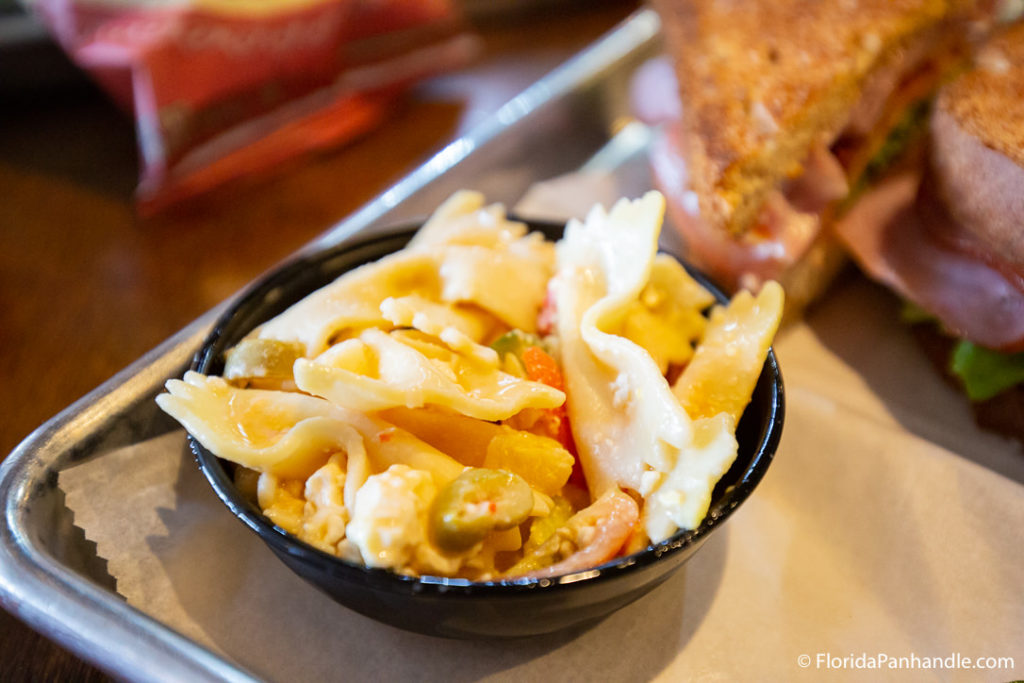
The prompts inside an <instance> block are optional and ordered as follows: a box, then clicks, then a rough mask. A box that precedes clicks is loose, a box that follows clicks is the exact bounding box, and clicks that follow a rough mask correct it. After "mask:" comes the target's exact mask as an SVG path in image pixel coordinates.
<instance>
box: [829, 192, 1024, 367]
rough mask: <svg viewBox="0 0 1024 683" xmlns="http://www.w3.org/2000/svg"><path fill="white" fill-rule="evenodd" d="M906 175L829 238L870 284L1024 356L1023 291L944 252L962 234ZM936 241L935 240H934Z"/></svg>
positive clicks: (971, 336) (869, 197)
mask: <svg viewBox="0 0 1024 683" xmlns="http://www.w3.org/2000/svg"><path fill="white" fill-rule="evenodd" d="M919 185H920V178H919V176H918V175H917V174H912V173H906V174H901V175H898V176H893V177H890V178H888V179H886V180H884V181H883V182H881V183H880V184H879V185H878V186H876V187H875V188H873V189H872V190H870V191H869V192H868V193H867V194H866V195H865V196H864V197H862V198H861V199H860V201H859V202H858V203H857V204H856V205H855V206H854V207H853V209H852V210H851V211H850V212H849V213H848V214H847V215H846V216H844V217H843V218H842V220H840V221H838V222H837V223H836V224H835V231H836V234H837V235H838V236H839V239H840V240H842V241H843V242H844V243H845V244H846V245H847V247H848V248H849V250H850V252H851V254H852V255H853V256H854V258H856V259H857V261H858V262H859V263H860V265H861V267H862V268H863V269H864V270H865V271H866V272H867V273H869V274H870V275H871V276H872V277H874V278H875V279H877V280H879V281H881V282H883V283H884V284H886V285H888V286H889V287H891V288H893V289H894V290H896V291H897V292H899V293H900V294H902V295H903V296H904V297H906V298H907V299H908V300H910V301H913V302H914V303H915V304H917V305H918V306H920V307H921V308H923V309H925V310H927V311H929V312H930V313H932V314H933V315H935V316H936V317H937V318H938V319H939V320H940V321H941V322H942V324H943V326H945V327H946V328H947V330H948V331H949V332H950V333H951V334H953V335H954V336H957V337H963V338H965V339H968V340H970V341H973V342H975V343H977V344H980V345H982V346H986V347H989V348H993V349H1000V350H1005V351H1020V350H1024V291H1022V290H1021V289H1020V288H1019V287H1018V286H1017V281H1018V279H1017V278H1014V277H1008V276H1007V275H1006V274H1004V273H1002V272H1000V270H999V269H996V268H992V267H991V266H989V264H987V263H986V262H985V261H984V260H982V259H979V258H977V257H976V256H973V255H971V254H969V253H966V252H964V251H960V250H957V249H954V248H951V246H950V244H951V242H950V239H949V236H950V235H951V234H956V233H959V232H962V228H959V226H957V225H956V224H955V223H952V222H951V219H950V218H949V216H948V215H947V214H946V213H945V211H944V210H943V209H942V208H941V206H939V204H938V203H937V202H936V201H935V200H934V199H932V198H931V197H929V196H928V194H927V192H923V193H921V195H920V196H919V197H918V202H917V203H916V204H915V203H914V201H913V199H914V197H915V195H918V187H919ZM940 235H941V237H940Z"/></svg>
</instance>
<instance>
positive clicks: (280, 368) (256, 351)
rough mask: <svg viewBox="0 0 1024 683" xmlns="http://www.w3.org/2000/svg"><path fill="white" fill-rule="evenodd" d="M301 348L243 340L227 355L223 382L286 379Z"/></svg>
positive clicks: (293, 344)
mask: <svg viewBox="0 0 1024 683" xmlns="http://www.w3.org/2000/svg"><path fill="white" fill-rule="evenodd" d="M304 350H305V349H304V348H303V346H302V344H300V343H298V342H284V341H278V340H276V339H243V340H242V341H241V342H239V343H238V345H237V346H235V347H234V348H233V349H231V350H230V351H228V352H227V358H226V359H225V361H224V379H229V380H235V379H250V378H261V379H271V378H272V379H287V378H290V377H291V376H292V366H293V365H295V361H296V360H298V359H299V358H302V356H303V352H304Z"/></svg>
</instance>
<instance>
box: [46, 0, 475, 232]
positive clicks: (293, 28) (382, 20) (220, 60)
mask: <svg viewBox="0 0 1024 683" xmlns="http://www.w3.org/2000/svg"><path fill="white" fill-rule="evenodd" d="M33 7H34V9H35V11H36V13H37V15H38V16H39V17H40V18H41V19H42V21H43V22H44V23H45V24H46V26H47V28H48V29H49V31H50V32H51V34H52V35H53V37H54V38H55V39H56V40H57V41H58V42H59V43H60V44H61V46H62V47H63V49H64V50H65V51H66V52H67V53H68V55H69V56H70V57H71V58H72V59H73V60H74V62H75V63H76V64H78V65H79V66H80V67H82V68H83V69H85V70H86V71H87V72H88V73H89V74H90V75H91V76H92V78H93V79H94V80H96V81H97V82H98V83H99V84H100V85H101V86H102V87H103V88H104V89H105V90H106V91H107V92H108V93H109V94H110V95H111V96H112V97H113V98H114V99H115V100H116V101H117V102H118V103H119V104H121V105H122V106H124V107H125V108H127V109H129V110H131V111H132V112H134V116H135V124H136V134H137V139H138V147H139V154H140V166H141V168H140V175H141V178H140V182H139V187H138V193H137V198H138V202H139V208H140V210H141V211H143V212H153V211H156V210H159V209H160V208H162V207H165V206H167V205H168V204H171V203H173V202H175V201H178V200H181V199H184V198H187V197H191V196H195V195H198V194H200V193H202V192H205V191H207V190H209V189H211V188H213V187H215V186H217V185H220V184H222V183H224V182H226V181H229V180H232V179H234V178H238V177H240V176H242V175H247V174H252V173H258V172H260V171H264V170H266V169H270V168H273V167H274V166H276V165H278V164H280V163H281V162H283V161H286V160H287V159H289V158H292V157H295V156H296V155H299V154H302V153H305V152H309V151H312V150H315V149H320V148H325V147H329V146H332V145H338V144H340V143H343V142H345V141H347V140H351V139H352V138H353V137H355V136H357V135H359V134H361V133H364V132H366V131H367V130H369V129H370V128H372V127H373V126H374V125H376V124H378V123H379V122H380V121H381V120H382V119H383V118H384V117H385V116H386V114H387V112H388V110H389V109H390V108H391V107H392V105H393V103H394V99H395V97H396V96H397V95H398V94H399V93H400V92H401V91H402V90H403V89H404V88H405V87H407V86H408V85H409V84H411V83H412V82H414V81H416V80H418V79H421V78H423V77H425V76H428V75H431V74H433V73H437V72H438V71H441V70H444V69H448V68H452V67H455V66H458V65H461V64H463V63H465V62H466V61H468V59H469V58H470V57H471V56H472V54H473V51H474V45H475V42H474V40H473V38H472V37H471V36H469V35H468V34H467V33H465V32H464V31H463V24H462V21H461V17H460V16H459V13H458V11H457V7H456V5H455V3H454V2H453V1H451V0H36V2H35V4H34V5H33Z"/></svg>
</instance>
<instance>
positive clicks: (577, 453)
mask: <svg viewBox="0 0 1024 683" xmlns="http://www.w3.org/2000/svg"><path fill="white" fill-rule="evenodd" d="M663 213H664V199H663V198H662V196H661V195H660V194H658V193H657V192H650V193H648V194H646V195H645V196H644V197H642V198H641V199H638V200H635V201H628V200H620V201H619V202H618V203H616V204H615V206H614V207H612V208H611V210H610V211H605V210H604V209H603V208H602V207H600V206H597V207H595V208H594V209H593V210H592V211H591V212H590V213H589V215H588V216H587V217H586V219H585V220H584V221H576V220H573V221H570V222H569V223H568V225H567V226H566V229H565V234H564V237H563V239H561V240H560V241H559V242H557V243H552V242H549V241H546V240H545V239H544V237H543V236H542V235H541V234H539V233H530V232H528V230H527V227H526V226H525V225H524V224H522V223H519V222H516V221H513V220H510V219H509V218H508V217H507V216H506V215H505V211H504V209H503V208H502V207H501V206H500V205H487V204H486V202H485V199H484V197H483V196H482V195H480V194H479V193H476V192H469V191H461V192H458V193H456V194H455V195H454V196H452V197H451V198H450V199H448V200H447V201H446V202H445V203H444V204H443V205H442V206H441V207H440V208H438V209H437V211H436V212H435V213H434V214H433V216H432V217H431V218H430V219H429V220H428V221H427V222H426V223H425V224H424V225H423V227H422V228H421V229H420V230H419V231H418V232H417V234H416V235H415V237H414V238H413V239H412V241H411V242H410V243H409V244H408V246H407V247H406V248H405V249H402V250H401V251H398V252H395V253H392V254H389V255H388V256H385V257H384V258H381V259H379V260H378V261H376V262H373V263H369V264H366V265H363V266H360V267H358V268H356V269H354V270H351V271H348V272H347V273H345V274H343V275H342V276H341V277H339V278H338V279H336V280H335V281H334V282H332V283H331V284H328V285H327V286H325V287H323V288H321V289H319V290H317V291H315V292H313V293H312V294H310V295H309V296H307V297H306V298H304V299H302V300H301V301H299V302H297V303H296V304H294V305H293V306H291V307H290V308H288V309H287V310H285V311H284V312H283V313H281V314H280V315H278V316H277V317H275V318H273V319H271V320H269V321H267V322H266V323H264V324H263V325H261V326H259V327H258V328H256V329H255V330H253V331H252V332H251V333H250V334H248V335H247V336H246V337H245V338H244V339H243V340H242V341H241V342H239V343H238V344H237V345H236V346H234V347H233V348H232V349H230V350H229V351H228V353H227V355H226V359H225V364H224V370H223V373H222V375H221V376H207V375H203V374H200V373H197V372H193V371H190V372H188V373H186V375H185V377H184V378H183V379H181V380H177V379H172V380H170V381H168V382H167V393H164V394H161V395H160V396H159V397H158V398H157V402H158V403H159V405H160V407H161V408H162V409H163V410H164V411H165V412H167V413H168V414H170V415H171V416H173V417H174V418H175V419H177V420H178V421H179V422H180V423H181V424H182V425H183V426H184V427H185V428H186V429H187V430H188V431H189V433H191V434H192V435H193V437H194V438H195V439H197V440H198V441H199V442H200V443H201V444H202V445H203V446H204V447H206V448H207V449H209V450H210V451H211V452H213V453H214V454H216V455H217V456H218V457H220V458H223V459H226V460H229V461H231V462H233V463H236V465H237V468H236V472H235V482H236V484H237V486H238V487H239V488H240V490H242V491H243V492H244V493H246V494H247V495H248V496H250V498H251V499H252V500H254V501H256V502H257V503H258V505H259V507H260V509H261V510H262V511H263V513H264V515H266V517H268V518H269V519H270V520H271V521H272V522H273V523H274V524H276V525H277V526H279V527H280V528H282V529H284V530H285V531H286V532H288V533H290V534H293V535H295V536H296V537H298V538H299V539H301V540H302V541H304V542H306V543H308V544H310V545H312V546H315V547H317V548H319V549H321V550H323V551H324V552H327V553H330V554H333V555H336V556H339V557H341V558H343V559H345V560H348V561H351V562H356V563H361V564H364V565H366V566H370V567H381V568H386V569H389V570H392V571H395V572H399V573H403V574H408V575H434V576H446V577H464V578H468V579H471V580H478V581H486V580H499V579H506V578H516V577H550V576H558V575H562V574H566V573H571V572H575V571H580V570H583V569H587V568H589V567H593V566H596V565H599V564H602V563H604V562H607V561H609V560H611V559H614V558H615V557H617V556H620V555H625V554H630V553H632V552H636V551H639V550H642V549H643V548H646V547H647V546H648V545H649V544H651V543H657V542H659V541H662V540H665V539H667V538H669V537H670V536H672V535H673V534H674V533H675V532H676V531H678V530H679V529H692V528H696V527H697V526H698V525H699V524H700V522H701V520H702V519H703V517H704V516H705V514H706V513H707V510H708V506H709V504H710V501H711V494H712V491H713V490H714V487H715V484H716V483H717V482H718V480H719V479H720V478H721V477H722V475H723V474H724V473H725V472H726V471H728V469H729V467H730V465H731V464H732V462H733V460H734V459H735V458H736V452H737V442H736V437H735V429H736V423H737V421H738V420H739V417H740V415H741V414H742V413H743V410H744V408H745V406H746V404H747V403H748V401H749V400H750V396H751V393H752V391H753V388H754V385H755V384H756V382H757V378H758V376H759V375H760V372H761V368H762V366H763V364H764V360H765V357H766V355H767V352H768V348H769V346H770V345H771V341H772V338H773V336H774V334H775V332H776V330H777V328H778V325H779V321H780V319H781V315H782V308H783V294H782V290H781V288H780V287H779V286H778V285H777V284H776V283H774V282H769V283H767V284H766V285H765V286H764V287H763V288H762V289H761V291H760V292H759V293H758V294H757V295H756V296H755V295H752V294H751V293H749V292H740V293H739V294H737V295H736V296H735V297H733V299H732V301H731V302H730V303H729V304H728V305H727V306H722V305H717V306H713V304H714V303H715V298H714V296H713V295H712V294H711V293H709V292H708V291H706V290H705V289H704V288H703V287H702V286H701V285H700V284H698V283H697V282H696V281H695V280H694V279H693V278H692V277H690V275H689V274H688V273H687V272H686V270H685V269H684V268H683V267H682V266H681V265H680V264H679V263H678V262H677V261H676V260H675V259H673V258H672V257H670V256H668V255H665V254H661V253H658V252H657V242H658V235H659V232H660V230H661V223H662V218H663ZM708 309H710V313H709V314H708V313H707V311H708Z"/></svg>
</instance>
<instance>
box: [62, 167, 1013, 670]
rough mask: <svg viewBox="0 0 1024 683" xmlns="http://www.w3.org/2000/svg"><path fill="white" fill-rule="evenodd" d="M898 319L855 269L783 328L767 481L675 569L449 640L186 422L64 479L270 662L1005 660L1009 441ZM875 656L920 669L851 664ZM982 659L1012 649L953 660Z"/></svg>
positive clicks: (124, 550)
mask: <svg viewBox="0 0 1024 683" xmlns="http://www.w3.org/2000/svg"><path fill="white" fill-rule="evenodd" d="M557 183H558V184H556V185H555V186H554V191H552V186H547V187H544V186H542V187H541V188H539V190H538V191H539V192H540V194H539V195H538V194H536V193H531V194H530V195H528V197H527V200H528V201H527V202H526V203H524V204H523V205H521V206H520V207H517V208H518V209H519V210H520V211H522V212H523V213H530V214H533V215H541V214H545V213H546V214H547V215H548V216H549V217H552V216H564V215H566V214H574V213H575V214H577V215H578V214H579V213H580V212H581V211H582V210H585V209H581V208H580V207H581V206H584V207H585V206H587V205H589V201H587V202H585V203H584V202H577V204H579V206H567V205H558V203H557V202H556V203H555V204H552V203H551V202H548V203H545V202H543V201H535V199H536V197H538V196H540V197H542V198H543V197H545V196H546V197H549V198H550V197H552V196H553V197H566V196H569V195H567V194H566V193H565V192H564V190H565V189H566V187H569V188H576V190H577V192H576V193H574V194H575V195H577V196H578V195H580V194H584V193H583V192H582V191H580V188H584V189H586V191H587V193H588V196H589V197H591V198H595V199H601V200H604V201H608V200H609V197H605V196H603V194H612V195H613V193H616V192H618V191H620V189H621V188H619V187H617V185H616V183H615V182H614V180H610V179H609V178H602V177H600V174H588V177H583V178H581V177H580V176H576V177H575V178H573V179H559V180H558V181H557ZM566 183H569V184H568V185H566ZM531 197H532V198H533V199H531ZM611 198H614V195H613V196H612V197H611ZM530 202H533V203H532V204H531V203H530ZM896 319H897V317H896V310H895V304H894V303H893V301H892V300H891V298H890V297H889V296H888V295H887V294H885V293H884V292H882V291H881V290H880V289H879V288H877V287H875V286H873V285H870V284H868V283H866V282H865V281H863V280H860V279H858V278H855V277H854V278H847V280H846V281H845V282H843V283H842V284H841V285H839V286H838V288H837V291H835V292H834V293H833V294H832V296H830V298H829V299H828V300H827V301H826V302H825V303H824V305H822V306H821V307H819V308H818V309H816V310H815V311H813V312H812V313H811V315H810V316H809V318H808V319H807V321H806V322H802V323H800V324H798V325H796V326H794V327H792V328H790V329H788V330H786V331H785V332H784V333H783V334H782V336H781V337H780V339H779V340H778V343H777V344H776V351H777V353H778V356H779V361H780V364H781V367H782V371H783V376H784V380H785V386H786V399H787V408H786V423H785V430H784V433H783V440H782V445H781V447H780V449H779V452H778V455H777V456H776V460H775V462H774V464H773V465H772V467H771V469H770V470H769V472H768V474H767V475H766V477H765V479H764V481H763V482H762V484H761V485H760V486H759V487H758V489H757V490H756V491H755V493H754V494H753V496H752V497H751V498H750V499H749V500H748V501H747V502H746V503H745V504H744V505H743V506H742V507H741V508H740V509H739V510H738V511H737V512H736V514H735V515H734V516H733V517H732V519H730V520H729V522H728V523H727V524H726V525H725V526H724V527H723V528H721V529H720V530H719V531H718V532H716V533H715V534H714V535H713V536H712V537H711V538H710V539H709V540H708V541H707V542H706V544H705V545H704V547H703V548H702V549H701V550H700V551H699V552H698V553H697V554H696V555H695V556H694V557H693V559H691V560H690V561H689V562H688V563H687V564H686V565H685V566H684V567H683V569H682V570H681V571H680V572H679V573H678V574H677V575H675V576H674V577H673V578H672V579H670V580H669V581H667V582H666V583H665V584H663V585H662V586H660V587H658V588H657V589H655V590H654V591H653V592H652V593H651V594H649V595H647V596H646V597H644V598H642V599H640V600H639V601H637V602H635V603H633V604H632V605H630V606H628V607H626V608H624V609H622V610H620V611H618V612H617V613H615V614H613V615H611V616H610V617H608V618H607V619H605V620H604V621H603V622H601V623H600V624H598V625H597V626H595V627H593V628H591V629H589V630H586V631H583V632H573V633H566V634H558V635H554V636H548V637H542V638H537V639H532V640H525V641H516V642H497V643H494V642H461V641H449V640H442V639H438V638H431V637H429V636H421V635H416V634H412V633H406V632H403V631H400V630H398V629H394V628H391V627H389V626H384V625H382V624H378V623H377V622H375V621H373V620H371V619H368V618H365V617H362V616H360V615H358V614H355V613H354V612H351V611H349V610H347V609H346V608H344V607H341V606H339V605H337V604H335V603H333V602H331V601H330V600H329V599H327V598H326V597H324V596H322V595H321V594H320V593H319V592H318V591H316V590H315V589H314V588H312V587H310V586H308V585H307V584H305V583H304V582H303V581H302V580H301V579H300V578H298V577H297V576H295V575H294V574H292V573H291V572H290V570H288V569H287V568H286V567H285V566H284V565H283V564H281V563H280V562H279V561H278V560H277V559H276V557H274V556H273V555H272V553H271V552H270V551H269V550H268V549H266V548H265V547H264V546H263V544H262V542H261V541H260V540H259V539H258V538H257V537H256V536H255V535H254V534H253V533H252V532H250V531H249V530H248V529H247V528H245V527H244V526H243V525H242V524H241V523H240V522H238V521H237V520H236V519H235V518H234V517H233V516H232V515H231V514H230V512H229V511H228V510H227V509H226V508H225V507H224V506H223V505H222V504H221V503H220V502H219V501H218V500H217V499H216V498H215V496H214V494H213V493H212V491H211V490H210V488H209V486H208V485H207V484H206V482H205V480H204V479H203V478H202V475H201V474H200V473H199V472H198V470H197V469H196V466H195V464H194V463H193V461H192V458H191V456H190V454H189V453H187V449H186V446H185V438H184V433H183V432H172V433H169V434H166V435H163V436H160V437H158V438H154V439H152V440H149V441H145V442H142V443H137V444H134V445H132V446H130V447H127V448H123V449H120V450H117V451H113V452H110V453H107V454H105V455H103V457H100V458H96V459H93V460H91V461H89V462H86V463H84V464H81V465H78V466H76V467H74V468H71V469H68V470H66V471H64V472H62V473H61V475H60V486H61V488H62V489H63V490H64V491H65V494H66V499H67V503H68V506H69V507H70V508H71V509H72V510H73V512H74V514H75V521H76V523H77V524H78V525H79V526H81V527H82V528H83V529H84V530H85V533H86V535H87V536H88V537H89V538H90V539H92V540H94V541H96V543H97V548H98V552H99V554H100V555H101V556H102V557H104V558H106V559H107V560H108V568H109V571H110V573H111V574H112V575H113V576H114V577H115V578H116V579H117V589H118V592H119V593H120V594H121V595H123V596H124V597H125V598H126V599H127V600H128V602H129V603H130V604H132V605H134V606H136V607H138V608H139V609H141V610H142V611H144V612H146V613H148V614H150V615H152V616H153V617H155V618H156V619H158V620H160V621H162V622H164V623H166V624H168V625H169V626H171V627H172V628H174V629H176V630H178V631H180V632H181V633H183V634H184V635H186V636H188V637H189V638H192V639H193V640H195V641H197V642H198V643H200V644H202V645H204V646H207V647H209V648H211V649H212V650H214V651H215V652H218V653H220V654H221V655H223V656H225V657H226V658H228V659H229V660H231V661H234V662H237V663H238V664H240V665H242V666H244V667H246V668H247V669H249V670H250V671H252V672H254V673H256V674H257V675H259V676H261V677H264V678H266V679H268V680H276V681H292V680H367V679H370V680H446V681H477V680H487V681H503V680H509V681H512V680H515V681H522V680H559V681H592V680H617V681H647V680H666V681H669V680H672V681H676V680H698V681H734V680H778V681H789V680H821V679H827V680H836V681H844V680H865V679H867V680H954V681H959V680H964V681H969V680H1003V681H1006V680H1013V679H1019V678H1022V677H1024V486H1022V484H1021V482H1024V453H1021V451H1020V448H1019V447H1018V446H1016V445H1014V444H1011V443H1010V442H1008V441H1006V440H1003V439H1001V438H998V437H995V436H993V435H991V434H985V433H982V432H980V431H978V430H977V429H976V428H975V427H974V426H973V423H972V421H971V419H970V416H969V413H968V409H967V406H966V404H965V402H964V399H962V398H961V397H960V396H958V395H956V393H955V392H953V391H951V390H949V389H948V388H947V387H946V386H945V385H943V384H942V382H941V381H940V380H939V379H938V378H937V377H936V376H935V374H934V373H933V372H932V370H931V368H930V367H928V366H927V364H926V362H925V360H924V359H923V357H921V355H920V354H919V353H918V352H917V350H916V349H915V348H914V346H913V343H912V341H911V340H910V339H909V337H908V335H907V334H906V333H905V331H903V330H902V329H901V328H900V327H899V326H898V324H897V323H895V322H894V321H895V320H896ZM881 655H884V656H885V657H886V658H890V659H892V658H899V657H903V658H905V659H906V661H907V663H908V664H909V665H910V666H914V660H913V659H912V658H914V657H916V658H917V660H916V661H917V666H916V668H909V669H908V668H903V669H890V668H888V667H884V668H881V669H866V668H856V660H855V658H857V657H860V658H861V662H862V664H864V665H867V664H869V663H870V662H869V661H868V660H867V659H865V656H868V657H872V658H873V659H874V661H875V662H876V663H877V662H878V661H879V660H880V656H881ZM954 656H955V657H956V659H955V660H954V659H952V658H953V657H954ZM978 657H1012V658H1013V659H1014V663H1013V666H1012V667H1011V666H1010V665H1009V664H1008V663H1006V662H1003V663H1002V665H1001V667H1002V668H1000V669H996V670H986V671H979V670H977V669H974V670H968V669H965V668H962V664H959V663H961V662H963V661H964V660H965V659H971V660H972V661H973V660H974V659H975V658H978ZM843 658H846V659H847V660H849V664H843V663H842V659H843ZM923 658H929V659H930V658H941V659H945V660H946V661H947V662H949V663H953V664H956V667H955V668H941V669H936V668H923V667H922V664H923V661H922V660H923ZM805 663H806V664H807V665H806V666H804V664H805Z"/></svg>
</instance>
